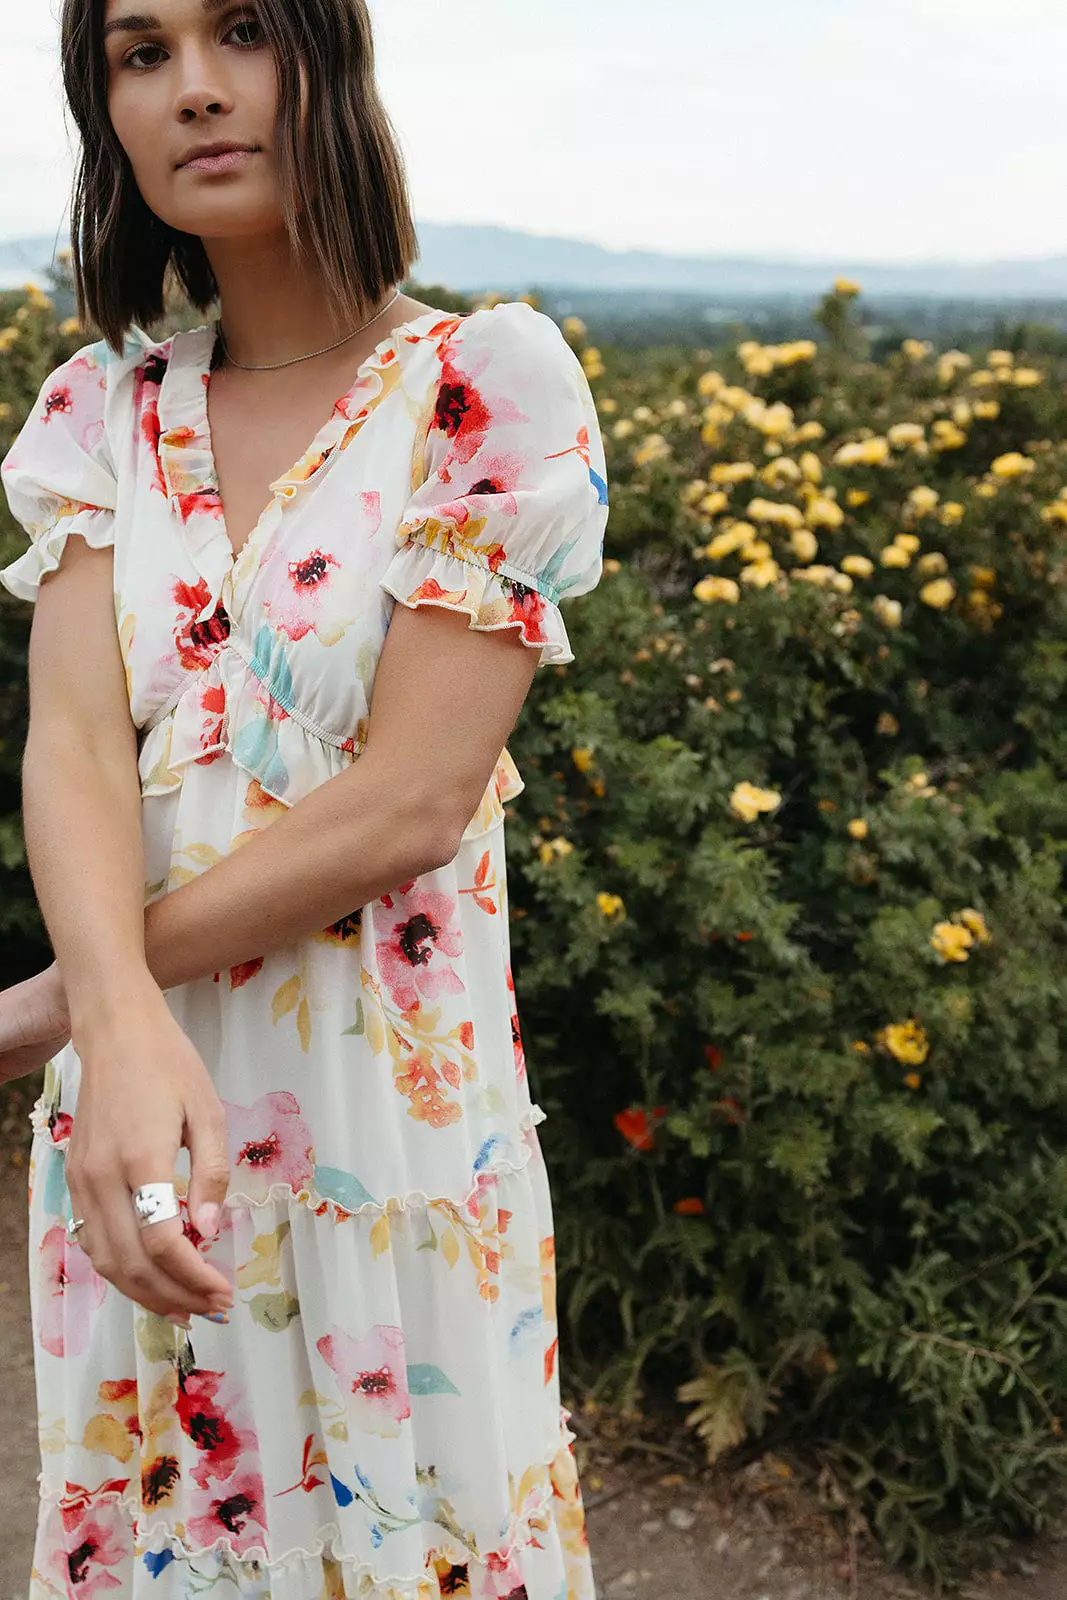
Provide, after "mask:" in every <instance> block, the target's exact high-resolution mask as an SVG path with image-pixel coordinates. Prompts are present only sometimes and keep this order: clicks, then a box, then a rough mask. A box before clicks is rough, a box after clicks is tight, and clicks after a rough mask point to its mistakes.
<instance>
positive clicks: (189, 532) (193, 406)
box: [157, 310, 463, 620]
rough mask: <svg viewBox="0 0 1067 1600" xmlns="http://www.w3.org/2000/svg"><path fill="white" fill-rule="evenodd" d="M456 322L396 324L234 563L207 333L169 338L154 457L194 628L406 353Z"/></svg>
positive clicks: (342, 443) (394, 378)
mask: <svg viewBox="0 0 1067 1600" xmlns="http://www.w3.org/2000/svg"><path fill="white" fill-rule="evenodd" d="M462 320H463V318H462V316H461V315H460V314H458V313H445V314H443V315H442V314H441V313H439V312H437V311H436V310H430V311H427V312H424V313H423V314H422V315H421V316H418V317H414V318H412V319H411V321H409V322H406V323H401V324H399V325H398V326H397V327H396V328H394V329H393V330H392V331H391V332H390V333H388V334H387V335H386V336H385V338H383V339H381V340H380V341H379V342H378V344H377V345H376V346H375V348H374V350H373V351H372V352H371V354H370V355H369V356H367V357H366V358H365V360H364V361H362V362H361V363H360V365H359V367H358V368H357V370H356V374H355V377H354V379H353V382H352V385H351V387H350V388H349V389H348V390H347V391H346V392H345V393H344V394H343V395H341V396H339V397H338V398H337V399H336V400H335V402H334V407H333V410H332V412H331V414H330V416H329V418H328V419H327V420H326V422H324V423H323V425H322V427H320V429H319V430H318V432H317V433H316V435H315V437H314V438H313V439H312V441H311V443H310V444H309V445H308V448H307V449H306V450H305V452H304V454H303V455H302V456H301V457H300V459H299V460H298V461H296V462H294V463H293V465H292V466H291V467H289V468H288V470H287V471H285V472H283V473H282V474H281V476H280V477H278V478H275V479H274V481H273V482H272V483H271V484H270V492H271V499H270V501H269V502H268V504H267V505H266V506H265V508H264V510H263V512H262V513H261V515H260V517H259V520H258V521H257V523H256V526H255V527H254V528H253V530H252V532H251V533H250V535H249V536H248V538H247V539H246V541H245V543H244V545H243V546H242V549H241V551H240V554H239V555H237V556H236V557H235V556H234V552H233V547H232V545H231V544H230V540H229V537H228V535H227V533H226V528H225V523H224V516H223V505H222V498H221V494H220V490H219V482H218V476H217V472H216V466H215V459H214V453H213V451H212V447H211V425H210V420H209V417H208V409H207V388H208V384H209V382H210V377H211V357H212V352H213V350H214V346H215V338H216V330H215V325H214V323H205V324H203V325H202V326H201V327H198V328H190V329H184V330H179V331H178V332H176V333H175V334H174V335H173V337H172V340H171V346H170V355H169V359H168V362H167V368H166V371H165V373H164V375H163V380H162V383H161V385H160V392H159V398H158V415H159V438H158V444H157V450H158V454H159V465H160V472H161V475H162V478H163V482H164V484H165V486H166V492H167V497H168V500H169V502H170V505H171V509H172V511H173V513H174V515H175V517H176V518H177V520H178V523H179V525H180V526H181V529H182V536H183V539H184V541H185V546H186V549H187V550H188V552H189V555H190V557H191V559H192V561H193V564H194V566H195V567H196V569H197V571H198V572H199V573H200V574H201V576H202V577H203V578H204V579H205V580H206V582H207V585H208V588H209V590H210V594H209V597H208V599H207V600H206V601H205V605H204V608H203V610H202V611H201V613H200V616H199V617H198V618H197V620H202V619H203V618H205V617H207V616H210V615H212V614H213V613H214V610H215V605H216V602H217V600H218V597H219V595H220V593H221V591H222V588H223V585H224V584H225V583H226V581H227V580H228V579H229V580H235V579H236V578H237V577H238V576H239V575H241V574H243V573H244V572H246V571H251V570H253V569H254V567H255V566H256V564H257V562H258V560H259V557H260V555H261V554H262V552H263V550H264V549H265V548H266V546H267V544H268V543H269V542H270V540H271V538H272V536H273V533H274V530H275V528H276V527H277V524H278V522H279V520H280V518H281V516H282V514H283V510H284V507H285V505H286V503H287V502H288V501H290V500H292V499H293V497H294V496H295V495H297V494H298V493H299V492H300V490H301V489H302V488H303V487H304V485H305V484H306V483H308V482H310V481H311V479H312V478H314V477H316V476H317V474H318V473H319V472H320V471H322V470H323V469H324V468H326V466H327V465H328V463H329V461H330V459H331V458H332V457H333V456H334V455H335V454H340V452H341V451H342V450H343V449H344V448H345V447H346V445H348V444H349V443H350V442H351V439H352V438H353V437H354V436H355V434H357V433H358V432H359V430H360V429H361V428H362V427H363V425H364V424H365V422H366V421H367V419H368V418H369V417H370V416H371V414H372V412H373V411H374V410H375V409H376V407H377V406H378V405H379V403H380V402H381V400H382V399H383V398H384V397H385V396H386V395H387V394H388V393H390V392H391V391H392V389H394V388H395V387H396V386H397V385H398V384H399V383H400V381H401V373H402V368H403V364H404V360H405V358H406V354H407V352H408V350H409V349H410V348H411V347H413V346H415V345H417V344H418V343H419V342H420V341H421V340H424V339H440V338H443V337H445V336H446V335H448V334H449V333H450V332H451V331H452V330H453V329H454V327H455V326H456V325H457V323H458V322H459V321H462Z"/></svg>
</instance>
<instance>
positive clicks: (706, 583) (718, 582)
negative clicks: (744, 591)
mask: <svg viewBox="0 0 1067 1600" xmlns="http://www.w3.org/2000/svg"><path fill="white" fill-rule="evenodd" d="M693 593H694V594H695V595H696V597H697V599H698V600H701V601H704V602H705V603H707V602H709V601H713V600H725V601H727V602H728V603H729V604H730V605H736V604H737V602H738V600H739V599H740V598H741V590H740V589H739V588H738V586H737V584H736V583H735V582H734V580H733V579H732V578H713V577H708V578H701V580H700V582H699V583H697V584H695V585H694V586H693Z"/></svg>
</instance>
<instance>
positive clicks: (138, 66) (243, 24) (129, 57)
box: [120, 15, 263, 72]
mask: <svg viewBox="0 0 1067 1600" xmlns="http://www.w3.org/2000/svg"><path fill="white" fill-rule="evenodd" d="M238 28H253V29H255V28H258V29H259V30H260V34H261V37H260V38H258V39H256V38H253V39H246V40H243V41H241V40H238V41H237V48H238V49H239V50H254V49H256V47H257V46H258V45H260V44H261V43H262V42H263V39H262V30H263V24H262V23H261V22H260V20H259V18H258V17H257V16H254V15H250V16H247V17H239V18H238V20H237V21H236V22H233V23H231V24H230V26H229V28H228V29H227V30H226V32H225V33H224V34H223V38H224V39H225V38H228V37H229V35H230V34H231V33H236V31H237V29H238ZM162 48H163V47H162V45H158V44H150V43H149V42H148V41H147V40H145V41H144V42H142V43H141V44H136V45H134V47H133V49H132V50H130V51H129V52H128V53H127V54H126V55H124V56H123V58H122V61H121V63H120V65H121V66H124V67H133V68H134V69H135V70H137V71H141V72H146V71H147V70H148V69H149V68H150V67H153V66H155V65H156V63H155V62H154V61H147V62H146V61H143V60H140V59H138V58H139V57H140V56H141V52H142V51H143V50H161V49H162Z"/></svg>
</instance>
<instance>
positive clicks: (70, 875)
mask: <svg viewBox="0 0 1067 1600" xmlns="http://www.w3.org/2000/svg"><path fill="white" fill-rule="evenodd" d="M22 821H23V834H24V837H25V840H26V853H27V857H28V859H29V865H30V876H31V878H32V880H33V887H34V892H35V894H36V896H37V902H38V904H39V906H40V908H41V915H42V916H43V918H44V922H45V926H46V928H47V930H48V935H49V938H50V940H51V943H52V949H53V951H54V953H55V957H56V961H57V964H58V966H59V968H60V971H61V972H62V974H63V986H64V989H65V991H66V996H67V1007H68V1011H69V1013H70V1020H71V1029H72V1033H73V1036H74V1039H75V1041H76V1040H77V1038H78V1036H79V1033H80V1032H81V1030H82V1029H83V1028H84V1027H86V1026H88V1025H89V1024H91V1023H92V1021H93V1020H94V1019H95V1018H96V1016H97V1015H98V1014H99V1013H100V1012H101V1011H103V1010H106V1009H109V1008H112V1007H114V1006H115V1005H116V1004H118V1003H120V1002H121V1000H122V998H123V997H124V996H126V995H129V994H130V993H131V992H133V991H134V990H135V989H136V987H137V985H138V983H143V982H145V981H147V969H146V965H145V950H144V851H143V846H142V835H141V794H140V783H139V779H138V774H137V767H136V764H135V763H128V762H127V763H119V762H109V761H106V760H102V759H101V757H100V755H99V752H98V751H96V750H94V749H93V748H91V747H90V745H89V744H88V743H87V742H85V743H82V742H79V740H78V739H77V737H76V736H73V737H72V736H71V735H70V733H69V730H67V731H66V732H65V736H64V739H63V742H62V746H61V747H58V746H56V745H52V744H45V743H42V742H41V740H40V739H39V740H38V742H37V743H36V744H35V743H34V742H33V740H32V739H31V740H30V741H29V742H28V743H27V747H26V753H25V756H24V759H23V765H22Z"/></svg>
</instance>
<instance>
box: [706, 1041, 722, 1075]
mask: <svg viewBox="0 0 1067 1600" xmlns="http://www.w3.org/2000/svg"><path fill="white" fill-rule="evenodd" d="M704 1059H705V1061H706V1062H707V1064H708V1066H709V1067H710V1068H711V1070H712V1072H718V1070H719V1068H720V1067H721V1066H722V1051H721V1050H720V1049H719V1047H718V1045H717V1044H706V1045H705V1046H704Z"/></svg>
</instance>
